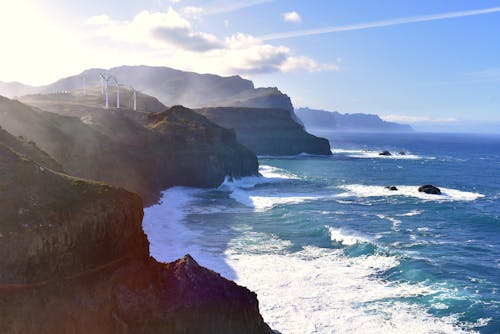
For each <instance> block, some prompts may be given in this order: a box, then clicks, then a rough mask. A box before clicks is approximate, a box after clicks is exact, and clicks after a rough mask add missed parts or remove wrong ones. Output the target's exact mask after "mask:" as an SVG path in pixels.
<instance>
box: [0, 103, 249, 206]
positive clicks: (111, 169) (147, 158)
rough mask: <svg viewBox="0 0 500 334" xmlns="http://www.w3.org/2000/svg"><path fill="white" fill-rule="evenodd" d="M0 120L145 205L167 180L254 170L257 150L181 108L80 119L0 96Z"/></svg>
mask: <svg viewBox="0 0 500 334" xmlns="http://www.w3.org/2000/svg"><path fill="white" fill-rule="evenodd" d="M62 104H63V105H64V103H62ZM0 126H2V127H3V128H4V129H6V130H7V131H9V132H10V133H12V134H13V135H15V136H23V137H25V138H26V139H27V140H30V141H33V142H35V143H36V145H37V146H38V147H40V148H41V149H42V150H43V151H45V152H47V153H48V154H50V156H51V157H52V158H54V159H55V160H56V161H57V162H58V163H59V164H60V165H61V166H62V168H63V169H64V170H65V171H66V172H67V173H69V174H71V175H75V176H78V177H82V178H86V179H92V180H98V181H103V182H106V183H109V184H112V185H115V186H120V187H124V188H126V189H128V190H130V191H133V192H136V193H138V194H139V195H140V196H141V197H142V198H143V200H144V202H145V203H146V204H151V203H154V202H155V201H156V200H158V199H159V196H160V191H161V190H163V189H165V188H167V187H170V186H174V185H184V186H195V187H216V186H218V185H219V184H220V183H222V182H223V181H224V178H225V177H226V176H231V177H241V176H247V175H255V174H257V173H258V162H257V158H256V156H255V154H253V153H252V152H251V151H250V150H248V149H247V148H245V147H244V146H242V145H241V144H239V143H238V142H237V140H236V137H235V134H234V132H232V131H230V130H227V129H224V128H222V127H220V126H217V125H215V124H213V123H212V122H210V121H208V120H207V119H206V118H205V117H203V116H200V115H198V114H197V113H195V112H194V111H192V110H190V109H187V108H182V107H175V108H171V109H169V110H166V111H164V112H159V113H141V112H132V111H130V110H120V111H117V110H108V111H105V110H103V109H94V110H93V112H89V113H86V115H85V117H84V122H83V121H82V120H81V119H79V118H76V117H69V116H63V115H59V114H55V113H51V112H46V111H43V110H39V109H33V108H31V107H29V106H27V105H25V104H23V103H20V102H18V101H13V100H9V99H6V98H2V97H0Z"/></svg>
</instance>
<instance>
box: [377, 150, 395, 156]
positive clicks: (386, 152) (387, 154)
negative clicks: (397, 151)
mask: <svg viewBox="0 0 500 334" xmlns="http://www.w3.org/2000/svg"><path fill="white" fill-rule="evenodd" d="M378 155H384V156H391V155H392V154H391V152H389V151H383V152H380V153H379V154H378Z"/></svg>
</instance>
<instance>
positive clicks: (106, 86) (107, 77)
mask: <svg viewBox="0 0 500 334" xmlns="http://www.w3.org/2000/svg"><path fill="white" fill-rule="evenodd" d="M99 76H100V77H101V80H102V81H101V82H104V90H105V93H106V109H109V90H108V89H109V80H110V79H111V78H113V76H112V75H105V74H103V73H100V74H99ZM101 92H102V86H101Z"/></svg>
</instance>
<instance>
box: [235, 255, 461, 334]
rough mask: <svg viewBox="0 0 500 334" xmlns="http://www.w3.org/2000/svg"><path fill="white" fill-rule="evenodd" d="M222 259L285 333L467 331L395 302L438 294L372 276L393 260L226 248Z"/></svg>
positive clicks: (451, 321) (450, 321)
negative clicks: (225, 260)
mask: <svg viewBox="0 0 500 334" xmlns="http://www.w3.org/2000/svg"><path fill="white" fill-rule="evenodd" d="M226 256H227V261H228V263H229V265H230V266H231V267H232V268H233V269H234V270H235V271H236V273H237V275H238V279H237V283H239V284H241V285H244V286H247V287H248V288H249V289H251V290H253V291H255V292H256V293H257V295H258V296H259V306H260V311H261V313H262V315H263V317H264V319H265V320H266V322H267V323H268V324H269V325H270V326H271V327H272V328H275V329H276V330H278V331H280V332H283V333H291V334H294V333H301V334H302V333H333V332H334V333H402V332H404V333H466V332H467V333H470V332H471V331H469V330H468V329H463V328H461V327H460V324H458V321H457V319H456V318H454V317H446V318H438V317H434V316H432V315H430V314H429V313H428V312H427V309H426V308H424V307H423V306H417V305H415V304H410V303H405V302H403V301H398V300H401V298H412V297H421V296H427V295H432V294H434V293H436V291H435V290H433V289H431V288H430V287H428V286H426V285H424V284H408V283H387V282H384V281H383V280H380V279H377V278H375V277H376V275H374V274H376V273H377V272H380V271H385V270H388V269H391V268H394V267H395V266H397V265H398V264H399V261H398V259H397V258H395V257H393V256H384V255H378V254H377V255H367V256H359V257H355V258H348V257H346V256H345V255H344V254H343V252H342V251H341V250H333V249H325V248H318V247H312V246H310V247H305V248H304V249H303V250H302V251H300V252H297V253H291V254H286V255H278V254H263V255H257V254H246V253H237V254H234V253H233V252H232V251H231V250H229V251H227V252H226ZM276 278H279V279H276Z"/></svg>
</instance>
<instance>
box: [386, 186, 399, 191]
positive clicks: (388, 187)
mask: <svg viewBox="0 0 500 334" xmlns="http://www.w3.org/2000/svg"><path fill="white" fill-rule="evenodd" d="M385 189H388V190H390V191H397V190H398V188H397V187H396V186H387V187H385Z"/></svg>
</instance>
